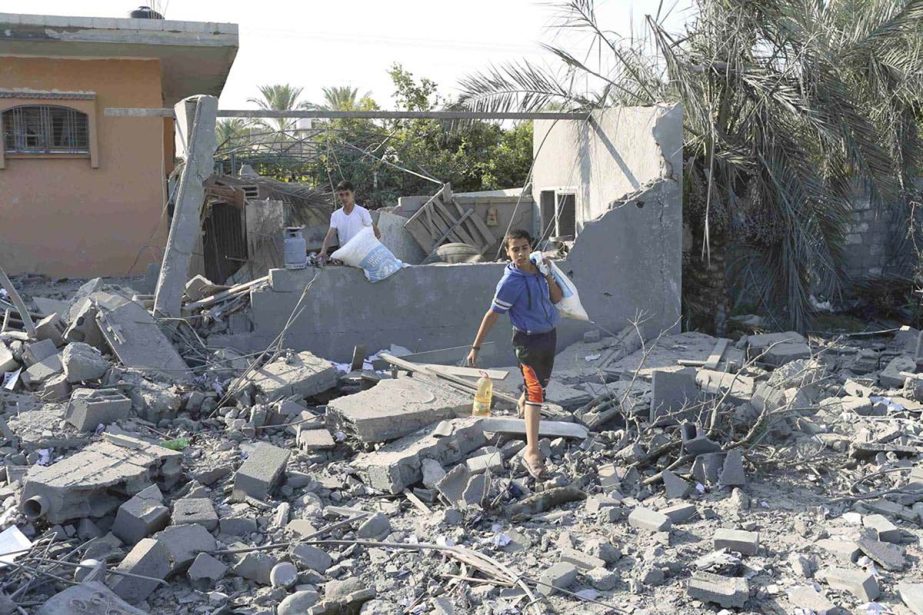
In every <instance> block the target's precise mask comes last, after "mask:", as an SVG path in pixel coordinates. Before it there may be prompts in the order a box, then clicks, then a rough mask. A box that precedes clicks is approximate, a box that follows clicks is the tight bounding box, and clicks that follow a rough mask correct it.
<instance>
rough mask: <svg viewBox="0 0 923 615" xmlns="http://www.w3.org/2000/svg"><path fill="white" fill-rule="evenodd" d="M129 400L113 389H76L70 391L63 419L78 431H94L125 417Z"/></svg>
mask: <svg viewBox="0 0 923 615" xmlns="http://www.w3.org/2000/svg"><path fill="white" fill-rule="evenodd" d="M129 412H131V400H130V399H128V398H127V397H125V396H124V395H122V394H121V393H119V392H118V391H116V390H115V389H77V390H75V391H74V392H73V393H71V398H70V402H69V403H68V404H67V412H66V414H65V419H66V420H67V422H68V423H70V424H71V425H73V426H74V427H76V428H77V429H79V430H80V431H94V430H95V429H96V428H97V427H98V426H99V425H108V424H109V423H112V422H114V421H117V420H119V419H123V418H126V417H127V416H128V414H129Z"/></svg>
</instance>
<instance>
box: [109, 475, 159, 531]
mask: <svg viewBox="0 0 923 615" xmlns="http://www.w3.org/2000/svg"><path fill="white" fill-rule="evenodd" d="M169 522H170V509H169V508H167V507H166V506H164V505H163V495H161V493H160V489H158V488H157V485H151V486H150V487H148V488H147V489H145V490H143V491H141V492H140V493H138V494H137V495H135V496H134V497H133V498H131V499H130V500H128V501H127V502H125V503H124V504H122V505H121V506H119V510H118V512H117V513H116V515H115V522H114V523H113V524H112V533H113V534H115V535H116V536H118V537H119V538H120V539H121V540H123V541H125V542H126V543H128V544H131V545H133V544H135V543H136V542H138V541H139V540H141V539H142V538H146V537H147V536H150V535H151V534H153V533H154V532H157V531H159V530H162V529H163V528H165V527H166V526H167V523H169Z"/></svg>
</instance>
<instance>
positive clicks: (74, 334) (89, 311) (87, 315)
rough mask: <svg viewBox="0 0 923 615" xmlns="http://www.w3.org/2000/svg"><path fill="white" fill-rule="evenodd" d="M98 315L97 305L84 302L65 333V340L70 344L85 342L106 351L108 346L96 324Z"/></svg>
mask: <svg viewBox="0 0 923 615" xmlns="http://www.w3.org/2000/svg"><path fill="white" fill-rule="evenodd" d="M97 313H98V310H97V308H96V304H95V303H93V302H92V301H90V300H86V301H84V302H83V303H82V304H81V306H80V309H79V310H78V311H77V313H76V315H75V317H74V318H73V319H72V320H71V321H70V326H68V328H67V330H66V331H65V332H64V339H65V340H66V341H68V342H83V343H84V344H89V345H90V346H92V347H93V348H96V349H97V350H100V351H104V350H106V349H107V348H108V345H107V344H106V340H105V338H103V334H102V332H101V331H100V330H99V325H98V324H97V323H96V314H97Z"/></svg>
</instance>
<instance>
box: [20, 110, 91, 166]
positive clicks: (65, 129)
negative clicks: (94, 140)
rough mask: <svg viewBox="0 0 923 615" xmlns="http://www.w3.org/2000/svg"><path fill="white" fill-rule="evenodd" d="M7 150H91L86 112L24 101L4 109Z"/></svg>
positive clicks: (77, 152)
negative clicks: (24, 102)
mask: <svg viewBox="0 0 923 615" xmlns="http://www.w3.org/2000/svg"><path fill="white" fill-rule="evenodd" d="M3 148H4V150H5V151H6V153H7V154H89V153H90V130H89V123H88V120H87V115H86V113H81V112H80V111H77V110H76V109H70V108H69V107H58V106H53V105H23V106H20V107H13V108H12V109H7V110H6V111H4V112H3Z"/></svg>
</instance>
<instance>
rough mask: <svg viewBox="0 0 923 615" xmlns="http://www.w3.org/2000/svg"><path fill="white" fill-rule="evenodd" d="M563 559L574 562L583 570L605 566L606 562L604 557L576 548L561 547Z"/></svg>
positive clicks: (563, 560)
mask: <svg viewBox="0 0 923 615" xmlns="http://www.w3.org/2000/svg"><path fill="white" fill-rule="evenodd" d="M561 561H562V562H567V563H569V564H573V565H574V566H576V567H577V568H580V569H581V570H592V569H594V568H605V567H606V562H605V561H603V560H602V559H600V558H598V557H595V556H593V555H589V554H587V553H582V552H580V551H577V550H576V549H568V548H564V549H561Z"/></svg>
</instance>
